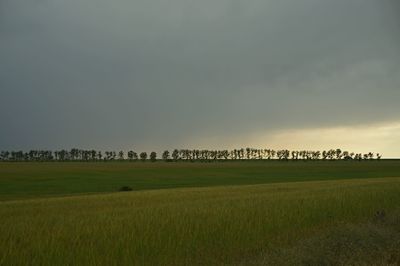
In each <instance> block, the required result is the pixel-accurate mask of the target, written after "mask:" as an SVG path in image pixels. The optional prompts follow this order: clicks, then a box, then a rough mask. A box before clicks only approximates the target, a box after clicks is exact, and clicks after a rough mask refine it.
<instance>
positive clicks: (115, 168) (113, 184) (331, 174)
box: [0, 160, 400, 201]
mask: <svg viewBox="0 0 400 266" xmlns="http://www.w3.org/2000/svg"><path fill="white" fill-rule="evenodd" d="M399 176H400V161H396V160H387V161H386V160H385V161H362V162H344V161H333V162H331V161H327V162H322V161H321V162H302V161H300V162H279V161H264V162H257V161H253V162H220V163H164V162H157V163H150V162H147V163H141V162H137V163H128V162H114V163H72V162H71V163H0V201H1V200H10V199H18V198H32V197H42V196H57V195H58V196H59V195H70V194H87V193H99V192H102V193H103V192H115V191H117V190H118V189H119V188H120V187H122V186H130V187H132V188H133V189H134V190H148V189H162V188H179V187H210V186H227V185H251V184H267V183H277V182H299V181H317V180H339V179H352V178H379V177H399Z"/></svg>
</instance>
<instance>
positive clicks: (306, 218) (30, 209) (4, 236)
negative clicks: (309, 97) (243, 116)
mask: <svg viewBox="0 0 400 266" xmlns="http://www.w3.org/2000/svg"><path fill="white" fill-rule="evenodd" d="M121 186H130V187H132V188H133V189H134V191H130V192H118V189H119V188H120V187H121ZM0 217H1V224H0V265H398V264H399V263H400V161H395V160H393V161H389V160H387V161H386V160H384V161H363V162H343V161H341V162H230V163H222V162H221V163H210V164H207V163H161V162H157V163H127V162H121V163H118V162H115V163H1V164H0Z"/></svg>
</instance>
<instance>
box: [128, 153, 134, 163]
mask: <svg viewBox="0 0 400 266" xmlns="http://www.w3.org/2000/svg"><path fill="white" fill-rule="evenodd" d="M128 159H129V160H130V161H132V160H133V151H128Z"/></svg>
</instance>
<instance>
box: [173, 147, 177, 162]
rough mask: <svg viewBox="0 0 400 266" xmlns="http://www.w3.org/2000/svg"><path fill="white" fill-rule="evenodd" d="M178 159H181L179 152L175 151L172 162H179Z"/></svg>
mask: <svg viewBox="0 0 400 266" xmlns="http://www.w3.org/2000/svg"><path fill="white" fill-rule="evenodd" d="M178 159H179V150H177V149H175V150H174V151H173V152H172V160H174V161H178Z"/></svg>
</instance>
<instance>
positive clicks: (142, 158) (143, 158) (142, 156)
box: [140, 152, 147, 162]
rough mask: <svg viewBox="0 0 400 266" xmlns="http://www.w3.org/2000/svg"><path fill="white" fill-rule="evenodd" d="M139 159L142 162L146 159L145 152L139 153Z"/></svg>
mask: <svg viewBox="0 0 400 266" xmlns="http://www.w3.org/2000/svg"><path fill="white" fill-rule="evenodd" d="M140 160H142V161H143V162H144V161H146V160H147V152H141V153H140Z"/></svg>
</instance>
